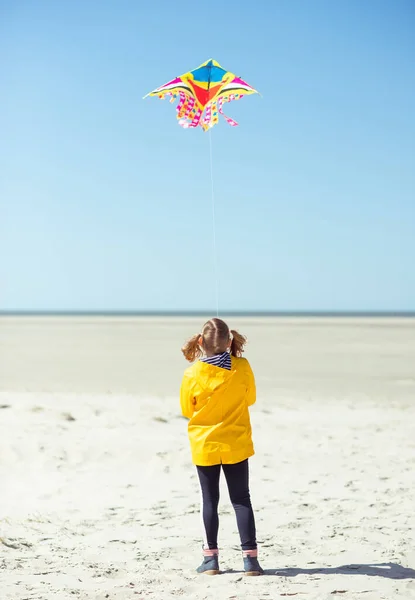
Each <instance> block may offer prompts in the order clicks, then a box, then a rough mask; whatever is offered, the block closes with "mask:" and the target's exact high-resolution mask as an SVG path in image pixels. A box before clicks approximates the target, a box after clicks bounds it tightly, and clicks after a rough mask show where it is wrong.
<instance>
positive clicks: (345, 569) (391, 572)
mask: <svg viewBox="0 0 415 600" xmlns="http://www.w3.org/2000/svg"><path fill="white" fill-rule="evenodd" d="M265 574H266V575H275V576H276V577H296V576H297V575H318V574H320V575H369V576H370V577H386V578H387V579H415V570H414V569H410V568H408V567H402V565H398V564H396V563H380V564H368V565H361V564H352V565H342V566H340V567H322V568H320V569H297V568H292V569H266V570H265Z"/></svg>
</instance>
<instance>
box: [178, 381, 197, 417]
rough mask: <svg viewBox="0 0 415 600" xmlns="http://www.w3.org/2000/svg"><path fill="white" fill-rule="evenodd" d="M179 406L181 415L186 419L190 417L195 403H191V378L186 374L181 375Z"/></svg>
mask: <svg viewBox="0 0 415 600" xmlns="http://www.w3.org/2000/svg"><path fill="white" fill-rule="evenodd" d="M180 406H181V409H182V415H183V416H184V417H186V418H187V419H191V418H192V417H193V413H194V411H195V405H194V403H193V395H192V390H191V379H190V378H189V376H188V375H187V374H185V375H184V376H183V380H182V385H181V388H180Z"/></svg>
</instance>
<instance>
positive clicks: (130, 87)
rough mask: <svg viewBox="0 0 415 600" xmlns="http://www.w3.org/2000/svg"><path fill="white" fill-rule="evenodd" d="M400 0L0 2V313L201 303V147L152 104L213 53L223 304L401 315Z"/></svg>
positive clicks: (412, 240)
mask: <svg viewBox="0 0 415 600" xmlns="http://www.w3.org/2000/svg"><path fill="white" fill-rule="evenodd" d="M414 27H415V5H414V3H413V2H412V1H411V0H407V1H406V0H396V1H395V2H386V1H383V0H368V1H366V2H361V1H357V0H356V1H355V0H349V1H347V2H346V1H343V0H338V1H337V2H332V1H330V0H327V1H320V0H315V1H310V2H307V1H305V0H302V1H299V0H274V1H273V2H271V1H270V0H256V1H255V2H247V1H245V0H238V1H233V0H227V2H225V3H220V2H219V3H218V4H212V3H206V2H200V3H195V2H190V1H188V0H182V1H181V2H180V3H176V2H170V1H169V0H152V1H151V2H148V3H147V2H144V1H143V2H141V1H133V0H130V1H125V0H117V1H115V0H113V1H112V2H109V1H106V0H100V1H99V0H89V1H88V2H85V1H81V0H71V1H70V2H69V1H66V2H64V1H62V2H55V1H52V0H51V1H49V2H46V1H42V0H37V1H34V0H25V1H23V0H15V1H14V2H11V1H10V0H9V1H7V2H6V1H2V0H0V91H1V110H0V131H1V136H0V309H3V310H4V309H6V310H19V309H25V310H42V309H46V310H47V309H55V310H82V309H88V310H176V309H179V310H203V309H207V310H211V309H212V308H213V307H214V305H215V292H214V273H213V260H212V224H211V197H210V166H209V138H208V135H206V134H204V133H202V131H201V130H197V131H184V130H182V129H181V128H180V127H179V126H178V125H177V122H176V118H175V110H174V107H173V106H172V105H170V104H169V103H168V102H167V101H164V102H162V101H161V100H158V99H156V98H148V99H146V100H145V101H143V100H142V96H144V95H145V94H146V93H147V92H148V91H150V90H151V89H153V88H155V87H157V86H159V85H161V84H163V83H165V82H166V81H168V80H169V79H171V78H173V77H174V76H176V75H180V74H181V73H183V72H185V71H187V70H189V69H192V68H195V67H197V66H198V65H199V64H200V63H201V62H203V61H204V60H206V59H208V58H210V57H213V58H215V59H216V60H218V61H219V62H220V63H221V64H222V66H224V67H225V68H227V69H229V70H232V71H234V72H236V73H237V74H238V75H240V76H241V77H243V78H244V79H245V80H246V81H248V83H250V84H251V85H253V86H254V87H256V88H257V89H259V90H260V91H261V93H262V98H260V97H259V96H252V97H247V98H244V99H243V100H242V101H240V102H233V103H230V104H229V105H227V106H226V110H225V112H226V113H227V114H228V115H230V116H232V117H233V118H235V119H236V120H237V121H239V123H240V126H239V127H237V128H231V127H229V126H228V125H227V124H226V123H225V121H223V120H222V121H221V123H220V124H219V126H217V127H215V128H214V129H213V131H212V146H213V166H214V184H215V195H216V218H217V245H218V256H219V288H220V296H219V298H220V301H219V305H220V310H415V267H414V263H415V118H414V106H415V70H414V68H413V64H414V58H415V36H414V35H413V31H414Z"/></svg>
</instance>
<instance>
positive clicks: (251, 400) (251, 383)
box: [246, 361, 256, 406]
mask: <svg viewBox="0 0 415 600" xmlns="http://www.w3.org/2000/svg"><path fill="white" fill-rule="evenodd" d="M246 374H247V395H246V400H247V402H248V406H252V405H253V404H255V402H256V384H255V377H254V373H253V371H252V368H251V365H250V364H249V362H248V361H246Z"/></svg>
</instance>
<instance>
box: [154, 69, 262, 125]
mask: <svg viewBox="0 0 415 600" xmlns="http://www.w3.org/2000/svg"><path fill="white" fill-rule="evenodd" d="M257 93H258V92H257V91H256V90H254V88H253V87H251V86H250V85H248V84H247V83H246V82H245V81H243V80H242V79H240V78H239V77H236V75H235V74H234V73H231V72H230V71H225V69H223V68H222V67H221V66H220V64H219V63H218V62H216V60H212V59H210V60H207V61H206V62H204V63H203V64H201V65H200V67H198V68H197V69H195V70H194V71H189V72H188V73H184V75H181V76H180V77H176V79H173V80H172V81H169V82H168V83H166V84H165V85H162V86H161V87H159V88H157V89H156V90H154V91H153V92H150V93H149V94H147V96H158V97H159V98H162V99H164V98H165V97H166V96H168V97H170V102H174V101H175V100H176V99H177V98H178V99H179V103H178V105H177V107H176V110H177V118H178V120H179V125H181V126H182V127H184V128H186V129H187V128H189V127H197V126H198V125H200V127H202V128H203V129H204V131H207V130H208V129H210V128H211V127H213V126H214V125H216V123H218V121H219V114H221V115H222V116H223V117H224V118H225V119H226V121H227V122H228V123H229V125H231V126H232V127H235V126H236V125H238V123H237V122H236V121H234V120H233V119H231V118H229V117H227V116H226V115H224V114H223V111H222V107H223V105H224V104H225V103H226V102H231V101H232V100H240V99H241V98H242V97H243V96H246V95H248V94H257ZM147 96H145V98H147Z"/></svg>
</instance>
